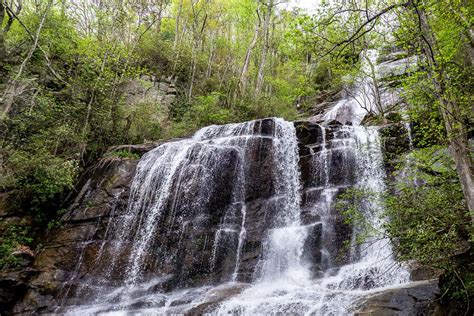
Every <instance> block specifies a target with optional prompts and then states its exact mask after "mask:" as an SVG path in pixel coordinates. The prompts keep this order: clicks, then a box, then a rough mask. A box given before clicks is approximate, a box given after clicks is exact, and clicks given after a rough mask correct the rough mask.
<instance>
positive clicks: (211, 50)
mask: <svg viewBox="0 0 474 316" xmlns="http://www.w3.org/2000/svg"><path fill="white" fill-rule="evenodd" d="M216 37H217V36H216ZM214 41H215V39H214V36H213V35H212V34H211V39H210V43H209V58H208V60H207V69H206V78H209V77H210V76H211V73H212V59H213V58H214Z"/></svg>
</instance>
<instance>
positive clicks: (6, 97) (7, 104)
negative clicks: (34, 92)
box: [1, 0, 53, 119]
mask: <svg viewBox="0 0 474 316" xmlns="http://www.w3.org/2000/svg"><path fill="white" fill-rule="evenodd" d="M52 4H53V0H49V1H48V4H47V6H46V8H45V10H44V13H43V16H42V18H41V21H40V24H39V25H38V28H37V29H36V33H35V36H34V38H33V45H32V46H31V48H30V50H29V51H28V54H27V55H26V57H25V59H24V60H23V62H22V63H21V65H20V69H19V70H18V72H17V74H16V75H15V77H14V78H13V80H12V81H11V83H10V84H9V86H8V88H6V89H5V92H4V94H3V96H2V98H1V99H2V100H3V103H4V108H3V113H2V117H1V119H3V118H4V117H5V116H7V115H8V112H10V110H11V108H12V106H13V102H14V100H15V97H16V96H17V95H19V93H18V90H17V89H18V86H21V85H17V82H18V79H20V77H21V75H22V73H23V71H24V69H25V67H26V64H27V63H28V61H29V60H30V59H31V57H32V56H33V53H34V52H35V51H36V48H37V47H38V42H39V37H40V34H41V30H42V29H43V25H44V21H45V20H46V16H47V15H48V13H49V10H50V9H51V6H52ZM19 91H21V92H23V89H20V90H19ZM21 92H20V93H21Z"/></svg>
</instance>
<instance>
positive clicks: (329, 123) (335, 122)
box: [327, 120, 343, 125]
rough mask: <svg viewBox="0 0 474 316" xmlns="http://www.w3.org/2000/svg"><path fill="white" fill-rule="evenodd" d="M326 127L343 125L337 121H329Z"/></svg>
mask: <svg viewBox="0 0 474 316" xmlns="http://www.w3.org/2000/svg"><path fill="white" fill-rule="evenodd" d="M327 125H343V124H342V123H341V122H340V121H338V120H332V121H329V122H328V123H327Z"/></svg>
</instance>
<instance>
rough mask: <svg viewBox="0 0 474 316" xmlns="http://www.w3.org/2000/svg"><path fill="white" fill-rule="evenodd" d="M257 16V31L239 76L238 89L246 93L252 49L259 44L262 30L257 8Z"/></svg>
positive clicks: (248, 48)
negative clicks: (259, 35) (259, 34)
mask: <svg viewBox="0 0 474 316" xmlns="http://www.w3.org/2000/svg"><path fill="white" fill-rule="evenodd" d="M257 16H258V21H257V24H255V31H254V33H253V37H252V41H251V42H250V45H249V47H247V52H246V53H245V58H244V64H243V65H242V70H241V71H240V76H239V85H238V89H239V91H240V93H245V91H246V90H247V80H248V72H249V65H250V58H251V57H252V51H253V49H254V48H255V45H257V40H258V33H259V32H260V14H259V12H258V9H257Z"/></svg>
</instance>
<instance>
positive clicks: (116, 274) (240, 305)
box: [61, 51, 409, 315]
mask: <svg viewBox="0 0 474 316" xmlns="http://www.w3.org/2000/svg"><path fill="white" fill-rule="evenodd" d="M366 58H367V59H366V61H365V62H363V65H362V68H363V69H365V70H366V71H369V70H370V71H372V74H374V70H377V69H376V67H375V68H374V65H375V60H376V58H377V54H376V52H374V51H368V52H367V53H366ZM371 78H372V77H370V76H369V77H368V78H366V79H365V80H363V81H361V82H359V83H358V84H356V85H355V86H354V87H353V89H352V90H351V91H350V93H349V96H350V97H349V96H348V97H347V98H345V99H343V100H341V101H340V102H338V103H337V104H336V106H335V107H334V108H333V109H332V110H331V111H329V112H328V113H327V114H326V116H325V120H326V121H325V123H324V124H321V125H315V124H313V127H315V128H314V131H313V133H314V134H312V136H311V137H310V138H309V139H307V140H306V141H304V142H303V141H302V140H301V139H300V137H301V136H298V130H297V128H295V125H294V124H293V123H290V122H287V121H284V120H282V119H279V118H270V119H263V120H256V121H250V122H245V123H239V124H227V125H222V126H208V127H205V128H203V129H201V130H199V131H198V132H196V134H195V135H194V136H193V137H192V138H189V139H184V140H179V141H173V142H168V143H165V144H162V145H160V146H158V147H157V148H155V149H153V150H151V151H149V152H148V153H146V154H145V155H144V156H143V157H142V158H141V160H140V162H139V164H138V166H137V169H136V173H135V176H134V178H133V182H132V184H131V186H130V190H129V193H127V192H125V189H124V190H122V191H120V195H126V194H128V204H127V207H126V210H124V211H123V212H122V213H120V212H119V211H116V210H115V207H114V209H113V219H111V220H109V222H108V223H107V225H106V227H105V228H104V230H105V235H104V238H103V239H102V240H99V241H98V246H97V249H98V250H97V252H96V256H95V258H94V266H93V267H92V268H90V269H89V270H88V271H87V272H86V273H85V272H82V271H83V270H84V269H85V268H84V265H83V264H82V263H81V262H80V263H78V264H77V266H76V269H75V271H74V273H73V274H72V277H71V280H70V281H68V284H69V285H68V291H67V295H66V296H68V297H69V298H68V297H65V298H64V300H63V302H64V305H63V307H62V310H61V312H65V313H69V314H71V315H73V314H78V313H81V314H90V313H92V314H93V313H125V314H127V313H141V312H143V313H158V314H181V313H190V314H200V313H202V312H203V311H206V313H209V314H214V315H226V314H229V313H231V314H236V315H264V314H295V315H351V314H353V313H354V306H355V305H356V304H357V302H359V300H360V299H362V298H364V297H366V296H367V295H369V294H371V293H375V292H377V291H381V290H383V289H386V288H390V287H396V286H398V285H400V284H403V283H406V282H408V280H409V273H408V272H407V271H406V270H405V269H404V268H403V267H402V266H401V265H400V264H398V263H397V262H396V261H395V259H394V257H393V253H392V246H391V244H390V241H389V240H388V239H387V238H384V237H383V234H381V235H382V237H379V238H377V237H368V238H366V239H365V240H364V242H363V243H360V239H361V237H362V234H363V233H364V231H363V229H362V228H361V227H357V225H353V224H352V225H351V224H350V223H347V222H346V221H345V220H344V216H343V215H342V214H341V213H340V211H339V210H338V208H337V207H335V205H336V202H337V201H338V198H339V197H340V196H341V194H344V193H345V192H348V190H351V189H357V190H361V191H364V192H370V193H371V194H372V195H373V198H370V199H367V200H363V201H362V202H361V203H360V204H358V205H356V207H357V211H358V212H359V214H360V216H361V218H363V219H364V220H365V221H366V222H367V224H368V225H370V226H371V227H372V228H373V229H374V230H376V231H379V232H382V231H383V226H384V221H385V220H386V219H385V218H384V217H383V212H384V210H383V203H382V201H381V200H380V197H379V195H380V194H381V193H383V192H384V191H385V171H384V161H383V153H382V146H381V139H380V136H379V133H378V131H377V128H375V127H363V126H360V122H361V121H362V119H363V116H364V115H365V113H367V110H370V111H373V110H375V109H376V105H375V103H376V101H375V98H376V96H375V94H374V80H373V78H372V79H371ZM334 120H337V121H339V122H340V123H344V124H345V123H348V124H346V125H340V124H331V123H332V122H333V121H334ZM302 130H304V128H302V129H300V132H301V131H302ZM97 231H100V229H97ZM382 233H383V232H382ZM94 243H95V240H94V239H92V240H88V241H87V245H92V244H94ZM84 248H85V246H84V247H83V248H82V249H81V250H80V258H79V259H80V261H82V260H83V257H85V254H86V251H85V249H84ZM87 254H88V255H89V256H90V254H89V253H87ZM81 273H82V274H83V275H85V276H86V277H84V278H82V277H81ZM201 308H203V309H201Z"/></svg>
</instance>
